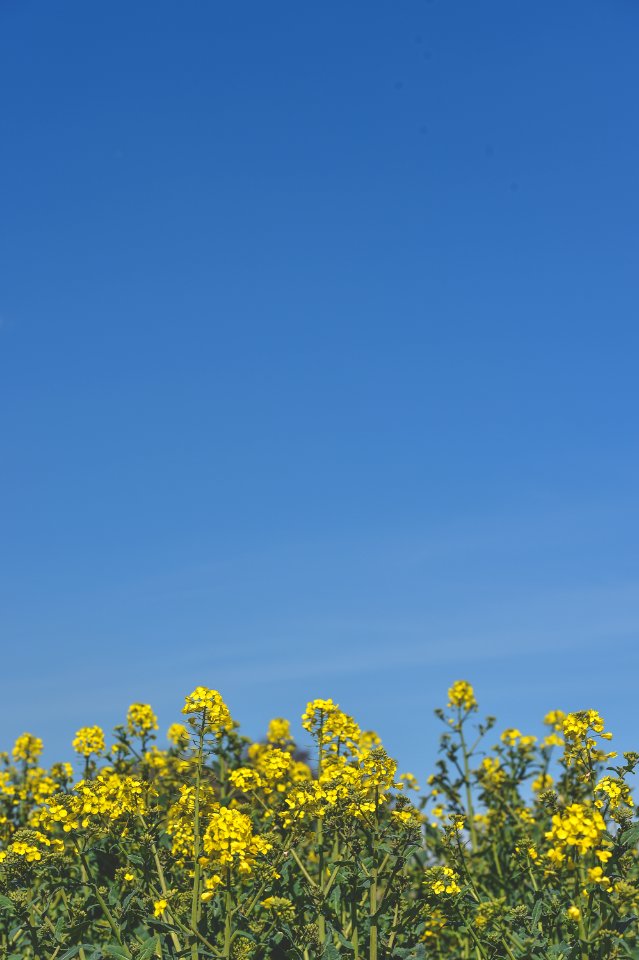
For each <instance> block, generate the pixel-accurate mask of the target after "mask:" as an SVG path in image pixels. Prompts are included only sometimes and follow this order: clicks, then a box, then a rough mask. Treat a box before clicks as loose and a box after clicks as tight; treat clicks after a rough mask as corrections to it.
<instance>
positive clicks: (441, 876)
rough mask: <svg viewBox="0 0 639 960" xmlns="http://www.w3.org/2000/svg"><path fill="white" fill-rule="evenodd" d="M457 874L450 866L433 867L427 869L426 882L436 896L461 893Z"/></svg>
mask: <svg viewBox="0 0 639 960" xmlns="http://www.w3.org/2000/svg"><path fill="white" fill-rule="evenodd" d="M458 881H459V874H458V873H456V872H455V871H454V870H452V869H451V868H450V867H433V868H432V869H431V870H429V871H428V874H427V878H426V883H427V884H428V886H429V887H430V889H431V890H432V891H433V893H434V894H436V895H437V896H438V897H443V896H445V895H446V894H448V895H449V896H455V895H456V894H458V893H461V887H460V886H459V883H458Z"/></svg>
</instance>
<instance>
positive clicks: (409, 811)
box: [0, 681, 639, 960]
mask: <svg viewBox="0 0 639 960" xmlns="http://www.w3.org/2000/svg"><path fill="white" fill-rule="evenodd" d="M183 714H184V723H183V724H179V723H176V724H173V726H171V727H170V729H169V731H168V741H169V743H170V746H169V747H168V749H160V748H158V747H157V746H156V745H155V743H154V739H155V731H156V730H157V726H158V725H157V720H156V717H155V715H154V713H153V711H152V709H151V707H149V706H148V705H146V704H133V705H132V706H131V707H130V709H129V712H128V716H127V721H126V724H124V725H123V726H120V727H117V728H116V730H115V733H114V738H113V742H112V743H111V745H110V746H107V743H106V740H105V736H104V733H103V731H102V730H101V729H100V728H99V727H95V726H94V727H85V728H83V729H82V730H79V731H78V733H77V735H76V738H75V740H74V741H73V748H74V750H75V752H76V754H77V755H78V756H79V758H80V761H79V762H80V763H81V765H82V771H81V776H82V779H81V780H79V782H78V781H76V780H75V779H74V770H73V767H72V765H71V764H70V763H56V764H53V766H52V767H51V768H50V769H43V768H42V767H40V766H39V762H38V761H39V756H40V754H41V751H42V742H41V740H40V739H39V738H37V737H35V736H33V735H31V734H24V735H23V736H21V737H19V738H18V740H17V741H16V743H15V746H14V747H13V750H12V751H11V753H10V754H4V755H0V760H1V768H0V956H2V957H11V958H16V960H17V958H25V960H69V958H72V957H76V956H78V957H79V958H80V960H99V958H102V957H116V958H134V960H145V958H152V957H164V958H177V957H188V958H190V960H197V958H202V960H203V958H208V957H222V958H231V957H232V958H237V960H239V958H247V960H248V958H256V960H258V958H260V960H261V958H263V960H277V958H289V957H290V958H298V960H317V958H320V957H324V958H328V960H330V958H335V957H338V956H339V957H347V958H352V960H360V958H362V960H363V958H368V960H381V958H403V960H411V958H412V960H417V958H430V957H432V958H442V960H443V958H447V960H457V958H463V957H467V958H476V960H489V958H509V960H515V958H517V960H520V958H539V960H542V958H548V960H550V958H554V960H560V958H565V960H607V958H615V957H630V958H639V928H638V925H637V908H638V906H639V870H638V860H637V854H636V846H637V839H638V838H639V827H638V826H637V825H636V824H635V823H634V821H633V801H632V797H631V794H630V790H629V786H628V782H627V780H628V776H629V774H631V773H632V772H633V770H634V768H635V767H636V766H637V763H638V762H639V755H637V754H634V753H626V754H624V756H623V758H620V757H618V756H617V755H616V753H615V752H614V751H611V750H609V747H610V744H609V742H608V741H609V740H610V738H611V734H610V733H609V732H607V731H606V730H605V726H604V721H603V720H602V718H601V717H600V715H599V714H598V713H597V712H596V711H594V710H586V711H583V712H580V713H573V714H568V715H565V714H564V713H562V712H561V711H553V712H552V713H549V714H548V715H547V717H546V718H545V722H546V724H547V726H548V734H547V736H546V737H545V738H544V739H543V740H541V741H538V740H537V738H536V737H534V736H529V735H523V734H522V733H521V732H520V731H519V730H515V729H507V730H504V731H503V732H502V733H501V735H500V736H499V737H497V736H495V737H492V735H491V731H492V730H493V729H494V725H495V721H494V719H493V718H491V717H488V718H486V719H485V720H483V721H481V722H478V721H477V703H476V700H475V694H474V691H473V689H472V687H471V686H470V684H468V683H467V682H465V681H457V682H456V683H455V684H453V686H452V687H451V689H450V690H449V692H448V705H447V708H446V710H438V711H436V714H437V716H438V717H439V718H440V720H441V721H442V722H443V724H444V733H443V735H442V742H441V755H440V759H439V761H438V763H437V765H436V770H435V773H434V774H433V775H432V776H431V777H430V778H429V780H428V790H427V795H426V796H425V797H423V798H421V799H420V798H419V797H418V787H417V784H416V782H415V778H414V777H413V776H412V775H411V774H404V775H402V776H398V775H397V770H396V764H395V762H394V761H393V760H392V759H391V758H390V757H389V756H388V754H387V753H386V752H385V750H384V749H383V747H382V745H381V742H380V740H379V738H378V737H377V735H376V734H374V733H372V732H370V731H368V732H367V731H362V730H361V729H360V728H359V726H358V725H357V723H356V722H355V720H354V719H353V718H352V717H350V716H348V715H347V714H346V713H344V712H343V711H342V710H340V709H339V707H338V706H337V704H335V703H333V701H331V700H315V701H313V702H311V703H309V704H308V706H307V709H306V711H305V713H304V715H303V717H302V723H303V726H304V728H305V730H307V731H308V732H309V734H310V735H311V736H312V738H313V742H314V750H313V754H312V756H311V757H310V759H309V757H305V755H304V754H301V753H300V752H299V751H298V750H297V749H296V747H295V745H294V743H293V741H292V739H291V735H290V727H289V724H288V722H287V721H286V720H283V719H275V720H273V721H272V722H271V724H270V726H269V729H268V734H267V736H266V738H265V739H264V741H263V742H260V743H251V742H250V741H249V740H248V739H246V738H245V737H243V736H241V735H240V733H239V730H238V725H237V724H236V722H235V721H234V720H233V719H232V717H231V714H230V713H229V710H228V708H227V706H226V704H225V703H224V701H223V699H222V697H221V696H220V694H219V693H217V691H215V690H210V689H208V688H205V687H198V688H197V689H196V690H195V691H194V692H193V693H192V694H191V695H190V696H188V697H187V698H186V702H185V705H184V709H183ZM494 739H496V740H497V743H496V745H493V742H492V741H493V740H494ZM307 760H308V761H309V762H307Z"/></svg>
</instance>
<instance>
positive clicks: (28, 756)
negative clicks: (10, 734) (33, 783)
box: [11, 733, 42, 763]
mask: <svg viewBox="0 0 639 960" xmlns="http://www.w3.org/2000/svg"><path fill="white" fill-rule="evenodd" d="M41 753H42V740H41V739H40V737H34V736H33V734H32V733H23V734H22V735H21V736H19V737H18V739H17V740H16V742H15V743H14V745H13V750H12V751H11V756H12V757H13V759H14V760H15V761H16V763H17V762H18V761H20V760H22V761H23V762H24V763H33V761H35V760H37V759H38V757H39V756H40V754H41Z"/></svg>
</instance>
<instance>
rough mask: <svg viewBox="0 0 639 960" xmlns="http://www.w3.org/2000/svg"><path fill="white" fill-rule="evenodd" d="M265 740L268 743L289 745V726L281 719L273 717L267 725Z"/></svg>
mask: <svg viewBox="0 0 639 960" xmlns="http://www.w3.org/2000/svg"><path fill="white" fill-rule="evenodd" d="M266 739H267V740H268V742H269V743H289V742H290V740H291V725H290V723H289V722H288V720H285V719H284V718H283V717H274V718H273V719H272V720H271V722H270V723H269V725H268V730H267V733H266Z"/></svg>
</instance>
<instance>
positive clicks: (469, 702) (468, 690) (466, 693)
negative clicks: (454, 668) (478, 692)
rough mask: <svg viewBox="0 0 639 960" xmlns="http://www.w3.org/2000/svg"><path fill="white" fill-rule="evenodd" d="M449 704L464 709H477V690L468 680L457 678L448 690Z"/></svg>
mask: <svg viewBox="0 0 639 960" xmlns="http://www.w3.org/2000/svg"><path fill="white" fill-rule="evenodd" d="M448 706H449V707H459V708H460V709H462V710H468V711H469V710H476V709H477V700H476V699H475V691H474V690H473V688H472V686H471V685H470V683H468V681H467V680H456V681H455V683H454V684H453V685H452V687H451V688H450V689H449V691H448Z"/></svg>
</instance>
